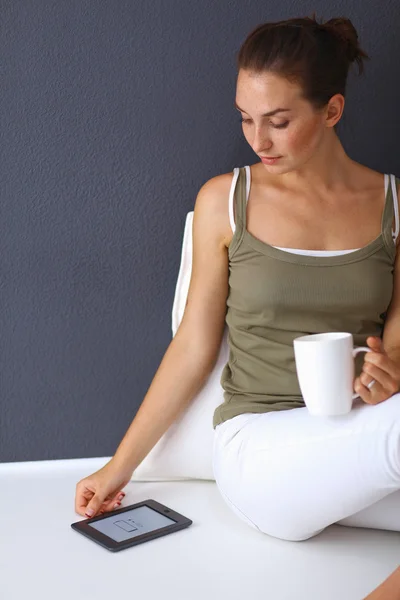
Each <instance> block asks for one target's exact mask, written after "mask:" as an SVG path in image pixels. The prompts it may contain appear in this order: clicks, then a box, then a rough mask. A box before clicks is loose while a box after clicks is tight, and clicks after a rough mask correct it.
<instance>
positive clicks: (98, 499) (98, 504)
mask: <svg viewBox="0 0 400 600" xmlns="http://www.w3.org/2000/svg"><path fill="white" fill-rule="evenodd" d="M103 498H104V497H103V494H102V493H101V492H97V493H96V494H95V495H94V496H93V498H92V499H91V500H90V502H89V504H88V505H87V507H86V510H85V516H86V517H89V518H90V517H94V516H95V515H96V514H97V513H98V512H99V510H101V509H102V508H103V506H102V505H103V502H104V499H103Z"/></svg>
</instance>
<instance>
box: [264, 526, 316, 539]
mask: <svg viewBox="0 0 400 600" xmlns="http://www.w3.org/2000/svg"><path fill="white" fill-rule="evenodd" d="M324 529H325V527H323V528H322V529H318V530H317V531H312V532H310V531H307V532H305V531H304V530H303V531H302V530H300V529H296V528H295V527H293V528H291V529H287V530H286V531H284V530H283V531H274V532H271V531H264V533H266V534H268V535H271V536H272V537H275V538H278V539H279V540H283V541H285V542H305V541H306V540H310V539H311V538H313V537H315V536H317V535H319V534H320V533H322V532H323V531H324ZM261 531H262V530H261Z"/></svg>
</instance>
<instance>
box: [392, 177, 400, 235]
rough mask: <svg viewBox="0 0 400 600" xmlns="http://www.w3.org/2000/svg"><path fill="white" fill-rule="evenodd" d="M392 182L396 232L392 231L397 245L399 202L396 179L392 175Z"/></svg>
mask: <svg viewBox="0 0 400 600" xmlns="http://www.w3.org/2000/svg"><path fill="white" fill-rule="evenodd" d="M390 181H391V183H392V196H393V208H394V221H395V230H394V231H392V235H393V241H394V243H395V244H396V241H397V236H398V235H399V229H400V222H399V221H400V219H399V201H398V199H397V189H396V178H395V176H394V175H393V174H392V175H390Z"/></svg>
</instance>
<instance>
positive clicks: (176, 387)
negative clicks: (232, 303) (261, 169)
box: [112, 174, 230, 473]
mask: <svg viewBox="0 0 400 600" xmlns="http://www.w3.org/2000/svg"><path fill="white" fill-rule="evenodd" d="M229 182H230V179H229V174H228V175H222V176H219V177H215V178H213V179H211V180H209V181H208V182H207V183H206V184H204V186H203V187H202V188H201V190H200V191H199V194H198V196H197V199H196V203H195V209H194V218H193V261H192V275H191V280H190V286H189V292H188V300H187V304H186V308H185V312H184V315H183V319H182V322H181V324H180V326H179V329H178V331H177V333H176V335H175V337H174V339H173V340H172V342H171V343H170V345H169V346H168V349H167V351H166V353H165V355H164V357H163V359H162V361H161V364H160V366H159V368H158V370H157V372H156V374H155V376H154V379H153V381H152V383H151V385H150V387H149V389H148V392H147V394H146V396H145V398H144V400H143V402H142V404H141V406H140V408H139V410H138V412H137V414H136V416H135V418H134V420H133V421H132V423H131V425H130V427H129V429H128V431H127V432H126V434H125V436H124V438H123V440H122V441H121V443H120V445H119V447H118V449H117V451H116V453H115V455H114V458H113V460H112V462H113V463H114V464H115V466H116V467H117V468H118V469H121V470H123V471H125V472H126V471H128V472H129V471H130V472H131V473H132V472H133V471H134V470H135V469H136V467H137V466H138V465H139V464H140V463H141V462H142V460H143V459H144V458H145V457H146V455H147V454H148V453H149V452H150V450H151V449H152V448H153V446H154V445H155V444H156V443H157V441H158V440H159V439H160V438H161V436H162V435H163V434H164V433H165V431H166V430H167V429H168V427H169V426H170V425H171V424H172V423H173V422H174V421H175V420H176V418H177V417H178V416H179V414H180V413H181V412H183V410H184V409H185V408H186V407H187V406H188V404H189V403H190V402H191V400H192V399H193V398H194V396H195V395H196V393H197V392H198V391H199V390H200V389H201V387H202V386H203V384H204V383H205V381H206V379H207V377H208V375H209V374H210V372H211V370H212V369H213V367H214V365H215V362H216V360H217V357H218V353H219V348H220V345H221V340H222V335H223V331H224V325H225V313H226V299H227V294H228V256H227V247H226V244H225V242H224V233H226V224H227V222H228V223H229V220H228V208H227V197H228V188H227V184H229ZM224 195H225V196H226V198H225V197H224ZM210 426H211V425H210Z"/></svg>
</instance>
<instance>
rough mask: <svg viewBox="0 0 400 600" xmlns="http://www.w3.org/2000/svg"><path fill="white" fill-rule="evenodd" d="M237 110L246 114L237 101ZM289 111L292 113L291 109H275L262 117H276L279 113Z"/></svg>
mask: <svg viewBox="0 0 400 600" xmlns="http://www.w3.org/2000/svg"><path fill="white" fill-rule="evenodd" d="M235 108H237V109H238V110H241V111H242V112H246V111H245V110H243V108H240V106H238V105H237V104H236V101H235ZM287 111H290V108H275V110H271V111H270V112H267V113H264V114H263V115H261V116H262V117H272V116H273V115H276V113H278V112H287Z"/></svg>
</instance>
